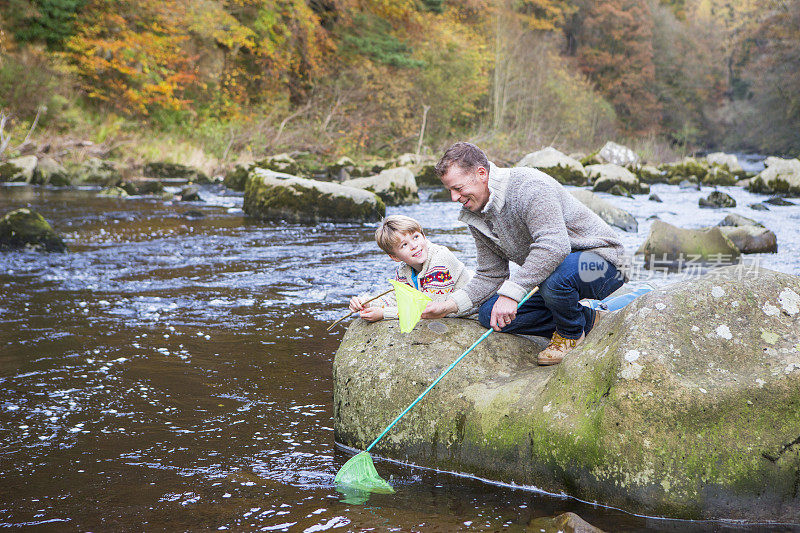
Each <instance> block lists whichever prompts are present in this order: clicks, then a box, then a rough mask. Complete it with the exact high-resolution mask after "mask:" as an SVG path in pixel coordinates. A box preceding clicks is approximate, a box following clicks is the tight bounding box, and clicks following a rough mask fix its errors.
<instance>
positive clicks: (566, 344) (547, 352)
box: [537, 333, 586, 366]
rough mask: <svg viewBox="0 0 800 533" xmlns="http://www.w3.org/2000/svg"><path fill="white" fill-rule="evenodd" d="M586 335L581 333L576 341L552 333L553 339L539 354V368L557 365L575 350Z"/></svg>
mask: <svg viewBox="0 0 800 533" xmlns="http://www.w3.org/2000/svg"><path fill="white" fill-rule="evenodd" d="M585 336H586V335H584V334H583V333H581V336H580V338H578V339H565V338H564V337H562V336H561V335H559V334H558V333H553V338H552V339H550V344H548V345H547V347H546V348H545V349H544V350H542V351H541V352H539V355H538V357H537V360H538V362H539V365H540V366H547V365H557V364H558V363H560V362H561V361H563V360H564V356H565V355H566V354H567V352H569V351H570V350H572V349H573V348H575V347H576V346H577V345H578V344H580V342H581V341H582V340H583V338H584V337H585Z"/></svg>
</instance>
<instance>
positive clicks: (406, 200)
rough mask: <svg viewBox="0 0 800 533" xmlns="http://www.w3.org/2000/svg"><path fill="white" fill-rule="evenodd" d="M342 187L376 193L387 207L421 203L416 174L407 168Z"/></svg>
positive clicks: (391, 170) (354, 180) (347, 182)
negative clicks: (415, 178)
mask: <svg viewBox="0 0 800 533" xmlns="http://www.w3.org/2000/svg"><path fill="white" fill-rule="evenodd" d="M342 185H345V186H348V187H355V188H357V189H364V190H367V191H371V192H374V193H375V194H377V195H378V196H380V198H381V200H383V201H384V203H385V204H386V205H403V204H412V203H416V202H419V194H418V191H417V182H416V181H415V180H414V173H413V172H411V171H410V170H409V169H407V168H405V167H398V168H390V169H388V170H384V171H382V172H381V173H380V174H377V175H375V176H370V177H368V178H355V179H352V180H346V181H343V182H342Z"/></svg>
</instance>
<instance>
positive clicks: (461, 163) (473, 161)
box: [434, 141, 489, 178]
mask: <svg viewBox="0 0 800 533" xmlns="http://www.w3.org/2000/svg"><path fill="white" fill-rule="evenodd" d="M453 164H456V165H458V167H459V168H460V169H461V170H463V171H465V172H471V171H473V170H475V169H477V168H478V167H483V168H485V169H486V170H489V160H488V159H487V158H486V154H485V153H483V150H481V149H480V148H478V147H477V146H475V145H474V144H472V143H468V142H463V141H461V142H457V143H455V144H454V145H453V146H451V147H450V148H448V149H447V151H446V152H445V153H444V155H443V156H442V158H441V159H440V160H439V162H438V163H436V166H435V167H434V170H435V171H436V175H437V176H439V177H440V178H441V177H442V176H444V175H445V174H446V173H447V171H448V170H450V167H451V166H453Z"/></svg>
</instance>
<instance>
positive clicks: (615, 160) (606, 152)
mask: <svg viewBox="0 0 800 533" xmlns="http://www.w3.org/2000/svg"><path fill="white" fill-rule="evenodd" d="M597 159H599V160H600V162H601V163H611V164H613V165H618V166H621V167H633V166H636V165H638V164H639V161H640V159H641V158H640V157H639V154H637V153H636V152H634V151H633V150H631V149H630V148H628V147H627V146H623V145H621V144H617V143H615V142H611V141H608V142H607V143H606V144H604V145H603V147H602V148H601V149H600V151H599V152H597Z"/></svg>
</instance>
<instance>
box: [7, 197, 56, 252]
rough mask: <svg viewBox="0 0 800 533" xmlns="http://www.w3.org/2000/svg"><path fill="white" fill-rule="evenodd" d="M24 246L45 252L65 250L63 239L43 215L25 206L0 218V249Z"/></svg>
mask: <svg viewBox="0 0 800 533" xmlns="http://www.w3.org/2000/svg"><path fill="white" fill-rule="evenodd" d="M24 247H31V248H39V249H43V250H45V251H47V252H66V251H67V247H66V245H65V244H64V241H63V240H61V237H59V236H58V234H56V232H55V231H53V228H52V227H51V226H50V224H48V223H47V221H46V220H45V219H44V217H42V215H40V214H39V213H36V212H35V211H31V210H30V209H27V208H22V209H17V210H15V211H11V212H10V213H6V215H5V216H3V217H2V218H0V249H3V248H24Z"/></svg>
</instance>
